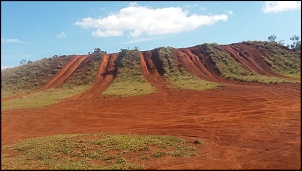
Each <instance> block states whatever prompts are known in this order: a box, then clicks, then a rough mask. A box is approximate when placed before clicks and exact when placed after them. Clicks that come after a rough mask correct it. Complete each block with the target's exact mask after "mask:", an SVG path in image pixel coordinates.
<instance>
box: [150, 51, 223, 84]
mask: <svg viewBox="0 0 302 171" xmlns="http://www.w3.org/2000/svg"><path fill="white" fill-rule="evenodd" d="M155 50H157V52H158V56H159V59H160V61H161V62H162V64H163V68H164V79H165V80H166V81H168V82H169V83H170V84H171V85H173V86H176V87H178V88H182V89H193V90H206V89H213V88H215V87H218V86H221V85H220V84H217V83H214V82H210V81H206V80H202V79H200V78H198V77H197V76H195V75H193V74H191V73H189V72H187V71H186V70H185V68H183V67H181V66H178V64H177V63H176V61H175V59H174V57H173V52H172V50H173V49H172V48H169V47H167V48H164V47H161V48H158V49H155Z"/></svg>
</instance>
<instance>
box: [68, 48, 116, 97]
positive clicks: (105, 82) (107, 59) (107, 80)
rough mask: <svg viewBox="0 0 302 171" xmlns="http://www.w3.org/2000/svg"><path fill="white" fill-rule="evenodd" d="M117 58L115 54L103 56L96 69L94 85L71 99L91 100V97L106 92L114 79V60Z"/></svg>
mask: <svg viewBox="0 0 302 171" xmlns="http://www.w3.org/2000/svg"><path fill="white" fill-rule="evenodd" d="M116 58H117V54H109V55H108V54H104V56H103V59H102V61H101V64H100V66H99V68H98V71H97V74H96V76H95V78H94V83H93V85H92V87H91V88H90V89H89V90H88V91H86V92H84V93H82V94H80V95H76V96H74V97H73V98H86V99H87V98H92V97H100V96H101V93H102V92H103V91H104V90H106V89H107V88H108V87H109V86H110V84H111V83H112V81H113V79H114V77H115V75H114V74H115V70H116V67H115V63H114V61H115V59H116Z"/></svg>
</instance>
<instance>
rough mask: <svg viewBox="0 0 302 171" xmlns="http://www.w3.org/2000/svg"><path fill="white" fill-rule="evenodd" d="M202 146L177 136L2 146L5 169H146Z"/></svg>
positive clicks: (58, 139)
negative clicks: (152, 162) (161, 159)
mask: <svg viewBox="0 0 302 171" xmlns="http://www.w3.org/2000/svg"><path fill="white" fill-rule="evenodd" d="M191 145H193V146H195V147H193V146H191ZM199 146H200V144H199V145H197V144H193V143H192V142H190V141H187V140H184V139H180V138H177V137H174V136H157V135H149V136H139V135H106V134H102V133H99V134H69V135H54V136H45V137H40V138H31V139H26V140H24V141H21V142H19V143H17V144H13V145H6V146H2V147H1V169H4V170H6V169H43V170H44V169H46V170H49V169H50V170H57V169H58V170H66V169H76V170H91V169H97V170H113V169H114V170H125V169H128V170H130V169H131V170H132V169H144V163H145V162H146V161H153V160H160V159H159V158H161V157H163V156H165V157H171V158H174V157H195V156H197V154H196V153H195V150H196V147H199ZM12 153H14V155H13V156H11V155H10V154H12Z"/></svg>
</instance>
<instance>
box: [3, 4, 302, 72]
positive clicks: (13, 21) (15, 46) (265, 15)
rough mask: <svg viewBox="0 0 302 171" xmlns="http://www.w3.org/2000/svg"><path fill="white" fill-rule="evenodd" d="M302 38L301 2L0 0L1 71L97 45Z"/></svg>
mask: <svg viewBox="0 0 302 171" xmlns="http://www.w3.org/2000/svg"><path fill="white" fill-rule="evenodd" d="M273 34H274V35H276V36H277V41H280V40H281V39H283V40H284V43H285V45H286V44H292V41H291V40H290V39H289V38H290V37H292V36H293V35H298V36H299V37H300V38H301V1H290V2H282V1H270V2H266V1H65V2H64V1H63V2H61V1H40V2H39V1H38V2H37V1H1V68H2V69H3V68H7V67H14V66H18V65H20V61H21V60H22V59H26V60H31V61H37V60H40V59H43V58H48V57H52V56H54V55H72V54H88V52H90V51H93V50H94V48H97V47H99V48H100V49H101V50H104V51H107V53H114V52H119V51H120V50H121V49H128V48H129V49H133V48H134V47H135V46H136V47H138V48H139V49H140V50H152V49H154V48H157V47H161V46H170V47H174V48H181V47H190V46H195V45H198V44H203V43H218V44H231V43H238V42H242V41H248V40H259V41H266V40H268V36H270V35H273Z"/></svg>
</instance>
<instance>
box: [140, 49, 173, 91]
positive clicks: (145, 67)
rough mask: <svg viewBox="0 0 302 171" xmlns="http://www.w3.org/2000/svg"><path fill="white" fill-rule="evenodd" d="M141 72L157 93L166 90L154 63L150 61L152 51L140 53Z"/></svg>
mask: <svg viewBox="0 0 302 171" xmlns="http://www.w3.org/2000/svg"><path fill="white" fill-rule="evenodd" d="M140 58H141V67H142V72H143V74H144V76H145V78H146V79H147V80H148V81H149V82H150V83H151V85H152V86H154V87H155V88H156V90H157V91H159V92H165V91H166V90H167V83H165V81H164V80H163V78H162V77H161V76H160V74H159V73H158V71H157V68H156V66H155V65H154V62H153V61H152V51H144V52H142V53H140Z"/></svg>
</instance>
